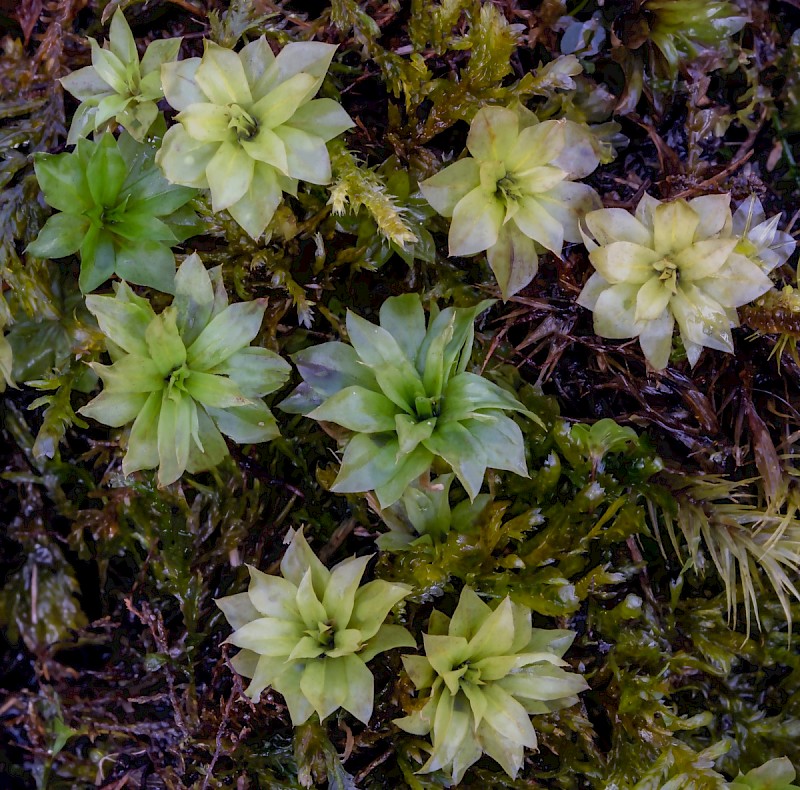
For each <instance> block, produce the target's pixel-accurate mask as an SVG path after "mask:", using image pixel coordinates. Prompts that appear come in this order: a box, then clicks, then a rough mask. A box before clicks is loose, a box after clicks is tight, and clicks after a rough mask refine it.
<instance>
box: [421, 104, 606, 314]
mask: <svg viewBox="0 0 800 790" xmlns="http://www.w3.org/2000/svg"><path fill="white" fill-rule="evenodd" d="M595 149H596V145H594V144H593V141H592V135H591V132H590V130H589V129H588V127H585V126H583V125H581V124H577V123H574V122H572V121H567V120H560V121H543V122H541V123H540V122H539V119H538V118H537V117H536V116H535V115H534V114H533V113H532V112H530V110H527V109H525V108H524V107H522V106H521V105H518V106H517V107H515V108H512V109H508V108H505V107H484V108H483V109H481V110H479V111H478V113H477V114H476V115H475V118H474V120H473V121H472V124H471V126H470V130H469V135H468V136H467V150H468V151H469V153H470V154H471V156H468V157H465V158H464V159H459V160H458V161H457V162H455V163H453V164H452V165H449V166H448V167H446V168H445V169H444V170H442V171H440V172H439V173H437V174H436V175H434V176H433V177H431V178H429V179H427V180H426V181H423V182H422V183H421V184H420V189H421V190H422V194H423V195H424V196H425V198H426V200H427V201H428V202H429V203H430V204H431V205H432V206H433V208H435V209H436V211H438V212H439V213H440V214H441V215H442V216H445V217H450V218H451V220H450V234H449V244H450V255H452V256H467V255H475V254H477V253H479V252H482V251H484V250H486V255H487V258H488V261H489V265H490V266H491V268H492V271H493V272H494V275H495V277H496V278H497V283H498V285H499V286H500V291H501V293H502V295H503V298H504V299H508V298H509V297H510V296H513V295H514V294H515V293H517V292H518V291H520V290H521V289H522V288H524V287H525V286H526V285H527V284H528V283H529V282H530V281H531V280H532V279H533V278H534V276H535V275H536V272H537V270H538V266H539V264H538V252H539V251H540V250H542V249H545V250H549V251H550V252H552V253H553V254H554V255H556V256H558V257H561V252H562V250H563V248H564V242H565V241H567V242H578V241H580V240H581V235H580V232H579V230H578V221H579V220H580V219H581V218H582V217H583V215H584V214H585V213H586V212H587V211H590V210H591V209H595V208H599V206H600V205H601V203H600V199H599V198H598V196H597V193H596V192H595V191H594V190H593V189H592V188H591V187H590V186H588V185H586V184H579V183H575V179H577V178H583V177H584V176H587V175H589V173H591V172H592V171H593V170H594V169H595V168H596V167H597V165H598V164H599V158H598V155H597V151H596V150H595Z"/></svg>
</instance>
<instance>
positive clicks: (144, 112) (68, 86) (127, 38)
mask: <svg viewBox="0 0 800 790" xmlns="http://www.w3.org/2000/svg"><path fill="white" fill-rule="evenodd" d="M89 42H90V43H91V46H92V65H91V66H86V67H85V68H82V69H78V70H77V71H73V72H72V74H68V75H67V76H66V77H62V78H61V84H62V85H63V86H64V89H65V90H67V91H69V92H70V93H71V94H72V95H73V96H74V97H75V98H76V99H79V100H80V102H81V103H80V105H79V106H78V109H77V110H76V111H75V115H74V116H73V118H72V125H71V126H70V129H69V135H68V136H67V143H68V144H69V145H74V144H75V143H77V142H78V140H79V139H80V138H81V137H85V136H86V135H87V134H88V133H89V132H91V131H93V130H96V129H100V128H102V127H103V126H104V125H106V124H107V123H108V122H109V121H110V120H112V119H114V120H116V121H117V123H119V124H120V125H122V126H124V127H125V129H126V130H127V132H128V134H130V135H131V137H133V138H134V139H135V140H138V141H139V142H142V141H143V140H144V137H145V134H147V131H148V129H150V127H151V126H152V125H153V121H155V119H156V117H157V116H158V100H159V99H162V98H163V97H164V91H163V89H162V87H161V66H162V64H164V63H166V62H168V61H171V60H175V58H176V57H178V50H179V49H180V46H181V39H180V38H164V39H159V40H157V41H153V42H151V43H150V45H149V46H148V47H147V50H146V52H145V53H144V57H143V58H142V60H141V62H140V61H139V52H138V51H137V49H136V41H135V40H134V38H133V34H132V33H131V29H130V27H128V23H127V21H126V20H125V15H124V14H123V13H122V11H119V10H117V12H116V13H115V14H114V16H113V17H112V18H111V29H110V32H109V40H108V42H107V43H106V44H105V45H103V46H102V47H101V46H100V45H99V44H98V43H97V42H96V41H95V40H94V39H93V38H90V39H89Z"/></svg>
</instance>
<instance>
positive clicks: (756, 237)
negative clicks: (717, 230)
mask: <svg viewBox="0 0 800 790" xmlns="http://www.w3.org/2000/svg"><path fill="white" fill-rule="evenodd" d="M780 221H781V215H780V214H775V216H773V217H770V218H769V219H767V216H766V214H765V213H764V207H763V206H762V205H761V201H760V200H759V199H758V198H757V197H756V196H755V195H751V196H750V197H749V198H748V199H747V200H745V201H744V202H743V203H742V204H741V205H740V206H739V208H737V209H736V211H735V213H734V215H733V235H734V236H735V237H736V238H737V239H738V240H739V243H738V244H737V245H736V252H738V253H739V254H740V255H745V256H746V257H748V258H749V259H750V260H751V261H753V262H754V263H757V264H758V265H759V266H760V267H761V268H762V269H763V270H764V272H766V273H769V272H771V271H772V270H773V269H776V268H777V267H778V266H782V265H783V264H784V263H786V261H787V260H789V257H790V256H791V255H792V253H793V252H794V250H795V247H796V246H797V242H796V241H795V240H794V239H793V238H792V236H791V235H790V234H788V233H786V231H783V230H778V224H779V223H780Z"/></svg>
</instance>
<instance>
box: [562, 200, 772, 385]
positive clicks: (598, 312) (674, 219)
mask: <svg viewBox="0 0 800 790" xmlns="http://www.w3.org/2000/svg"><path fill="white" fill-rule="evenodd" d="M732 225H733V220H732V217H731V211H730V196H729V195H705V196H703V197H697V198H694V199H693V200H690V201H686V200H683V199H679V200H675V201H672V202H670V203H662V202H661V201H659V200H656V199H655V198H652V197H650V196H649V195H645V196H644V197H643V198H642V199H641V201H640V202H639V205H638V207H637V208H636V213H635V215H632V214H630V213H629V212H628V211H625V210H624V209H619V208H609V209H601V210H599V211H593V212H590V213H589V214H587V215H586V227H587V228H588V230H589V233H590V234H591V236H592V237H593V239H594V240H593V239H592V238H590V237H588V236H587V237H586V239H585V242H586V246H587V248H588V249H589V259H590V260H591V262H592V265H593V266H594V268H595V269H596V272H595V273H594V274H593V275H592V276H591V277H590V278H589V280H588V282H587V283H586V286H585V288H584V289H583V291H582V292H581V294H580V297H579V298H578V303H579V304H581V305H583V306H584V307H586V308H588V309H589V310H592V311H593V312H594V331H595V332H596V333H597V334H598V335H600V336H601V337H607V338H610V339H624V338H632V337H638V338H639V343H640V345H641V347H642V351H643V352H644V355H645V357H646V358H647V361H648V362H649V363H650V364H651V365H652V366H653V367H654V368H656V369H657V370H661V369H663V368H665V367H666V366H667V363H668V361H669V356H670V352H671V349H672V331H673V328H674V325H675V323H676V322H677V324H678V328H679V330H680V335H681V340H682V341H683V346H684V348H685V350H686V355H687V357H688V359H689V362H690V364H692V365H694V364H695V363H696V362H697V359H698V357H699V356H700V352H701V350H702V349H703V347H704V346H705V347H708V348H713V349H716V350H718V351H725V352H728V353H733V336H732V333H731V329H732V328H733V327H736V326H738V325H739V319H738V315H737V313H736V308H737V307H740V306H741V305H745V304H747V303H748V302H752V301H753V299H755V298H757V297H758V296H760V295H761V294H763V293H765V292H766V291H768V290H769V289H770V288H771V287H772V282H771V281H770V279H769V277H768V276H767V275H766V274H765V272H764V271H763V270H762V266H761V265H760V264H759V263H756V262H754V261H753V260H751V259H750V258H748V257H747V256H746V255H743V254H741V252H738V251H737V249H739V248H740V243H741V241H740V239H739V238H737V237H736V236H734V235H732Z"/></svg>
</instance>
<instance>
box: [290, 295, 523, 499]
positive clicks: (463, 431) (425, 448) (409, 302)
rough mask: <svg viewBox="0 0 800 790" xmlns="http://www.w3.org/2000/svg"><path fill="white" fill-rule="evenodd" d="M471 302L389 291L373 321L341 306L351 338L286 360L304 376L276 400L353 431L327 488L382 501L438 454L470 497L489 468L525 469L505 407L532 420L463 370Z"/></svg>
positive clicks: (518, 435)
mask: <svg viewBox="0 0 800 790" xmlns="http://www.w3.org/2000/svg"><path fill="white" fill-rule="evenodd" d="M491 304H492V302H491V300H489V301H485V302H481V303H480V304H477V305H475V306H474V307H469V308H455V307H448V308H447V309H445V310H442V311H441V312H439V311H438V310H437V309H435V307H434V308H433V309H432V310H431V314H430V320H429V321H428V324H427V326H426V322H425V311H424V309H423V307H422V300H421V299H420V297H419V295H418V294H405V295H404V296H395V297H391V298H389V299H387V300H386V301H385V302H384V303H383V305H382V306H381V309H380V326H376V325H375V324H371V323H370V322H369V321H366V320H365V319H363V318H361V317H360V316H358V315H356V314H355V313H353V312H352V311H348V313H347V321H346V323H347V332H348V334H349V336H350V343H351V345H347V344H345V343H339V342H333V343H323V344H321V345H318V346H312V347H311V348H308V349H305V350H303V351H300V352H298V353H297V354H295V355H294V357H293V359H294V362H295V364H296V365H297V368H298V370H299V371H300V374H301V375H302V377H303V380H304V381H303V383H302V384H301V385H300V386H299V387H298V388H297V389H296V390H295V391H294V392H293V393H292V395H291V396H290V397H289V398H288V399H287V400H285V401H283V403H281V404H280V408H282V409H283V410H284V411H288V412H291V413H294V414H305V415H306V416H307V417H310V418H311V419H313V420H319V421H321V422H330V423H335V424H336V425H339V426H341V427H342V428H345V429H347V430H348V431H350V432H352V433H351V435H350V438H349V439H348V440H347V445H346V447H345V450H344V455H343V457H342V466H341V468H340V470H339V474H338V476H337V478H336V480H335V481H334V484H333V487H332V489H331V490H332V491H336V492H338V493H355V492H367V491H372V490H374V491H375V495H376V497H377V499H378V502H379V503H380V506H381V507H382V508H385V507H389V506H390V505H392V504H393V503H394V502H396V501H397V500H398V499H399V498H400V497H401V496H402V494H403V492H404V491H405V490H406V487H407V486H408V485H409V484H410V483H412V482H413V481H414V480H416V479H417V478H419V477H420V476H421V475H423V474H425V473H426V472H428V471H429V470H430V468H431V465H432V464H433V463H434V460H435V459H436V458H442V459H444V461H446V462H447V463H448V464H449V465H450V467H451V468H452V470H453V472H455V475H456V477H457V478H458V479H459V480H460V482H461V484H462V485H463V486H464V488H465V489H466V491H467V494H469V497H470V499H474V498H475V497H476V496H477V494H478V492H479V490H480V488H481V485H482V484H483V478H484V475H485V473H486V469H487V468H491V469H504V470H507V471H510V472H515V473H516V474H519V475H523V476H526V477H527V474H528V471H527V466H526V463H525V446H524V439H523V436H522V431H521V430H520V428H519V426H518V425H517V424H516V423H515V422H514V420H512V419H511V418H510V417H508V416H506V415H505V414H504V412H506V411H517V412H521V413H524V414H526V415H528V416H529V417H532V418H534V419H535V417H534V415H532V414H530V412H527V411H526V409H525V408H524V406H523V405H522V404H521V403H520V402H519V401H518V400H517V399H516V398H515V397H514V396H513V395H512V394H511V393H509V392H507V391H506V390H504V389H502V388H501V387H499V386H497V385H496V384H494V383H492V382H490V381H488V380H487V379H485V378H482V377H481V376H478V375H476V374H475V373H470V372H468V371H467V365H468V364H469V359H470V355H471V353H472V342H473V337H474V328H473V324H474V321H475V318H476V317H477V316H478V315H479V314H480V313H482V312H483V311H484V310H485V309H486V308H487V307H489V305H491Z"/></svg>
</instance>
